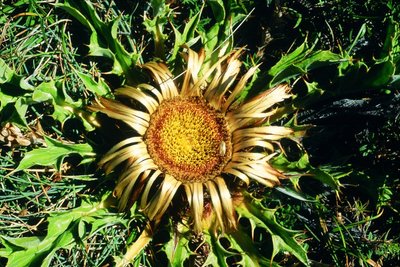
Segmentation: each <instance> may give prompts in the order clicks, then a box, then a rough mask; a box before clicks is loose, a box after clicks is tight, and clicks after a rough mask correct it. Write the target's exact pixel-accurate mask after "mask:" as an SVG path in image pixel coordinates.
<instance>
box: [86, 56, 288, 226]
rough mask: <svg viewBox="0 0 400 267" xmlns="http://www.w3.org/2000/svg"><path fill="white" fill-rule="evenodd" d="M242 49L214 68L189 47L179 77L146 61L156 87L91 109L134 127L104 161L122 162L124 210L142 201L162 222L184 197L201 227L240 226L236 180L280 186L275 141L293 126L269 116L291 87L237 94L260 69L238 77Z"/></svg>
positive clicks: (133, 90) (124, 91)
mask: <svg viewBox="0 0 400 267" xmlns="http://www.w3.org/2000/svg"><path fill="white" fill-rule="evenodd" d="M241 53H242V50H240V49H239V50H235V51H232V52H230V53H228V54H226V55H225V56H223V57H221V58H220V59H219V60H218V61H217V62H216V63H215V64H213V65H211V66H208V65H207V64H204V61H205V53H204V51H203V50H201V51H200V52H195V51H193V50H191V49H189V48H186V49H185V52H184V53H182V56H183V58H184V59H185V61H186V62H187V68H186V70H185V73H184V76H183V77H182V79H181V80H180V81H178V79H176V80H174V76H173V75H172V74H171V72H170V70H169V69H168V67H167V66H166V65H164V64H163V63H156V62H150V63H146V64H144V65H142V68H143V69H144V70H147V71H148V72H149V73H150V74H151V76H152V78H153V84H138V85H136V86H134V87H133V86H125V87H123V88H120V89H117V90H116V92H115V95H116V98H117V99H120V100H122V99H123V101H124V102H123V103H122V102H121V101H119V100H113V99H107V98H103V97H99V98H98V99H97V101H96V103H94V104H93V105H92V106H91V107H90V109H91V110H92V111H97V112H101V113H104V114H106V115H107V116H109V117H111V118H113V119H116V120H121V121H123V122H124V123H126V124H127V125H128V126H129V127H130V128H132V129H133V130H134V132H135V134H134V135H132V136H131V137H129V138H127V139H125V140H122V141H120V142H119V143H117V144H116V145H115V146H114V147H112V148H111V150H110V151H108V153H107V154H106V155H105V156H104V157H103V158H102V159H101V161H100V163H99V165H100V166H101V167H103V168H104V170H105V172H106V173H107V174H108V173H111V172H113V171H114V170H115V169H116V167H117V166H119V165H122V166H123V167H122V171H121V172H120V173H119V179H118V182H117V184H116V186H115V189H114V192H113V195H114V196H115V197H116V198H118V199H119V208H120V209H121V210H124V209H126V208H127V207H128V206H129V205H130V204H131V203H132V202H133V201H139V203H140V208H141V209H142V211H143V212H144V213H145V214H146V215H147V216H148V218H149V219H150V220H152V221H159V220H160V219H161V217H162V216H163V215H164V214H165V212H166V211H167V209H168V208H169V207H170V206H171V205H173V204H175V205H177V203H176V202H174V201H173V199H174V197H177V195H182V194H183V196H184V198H183V199H186V200H187V203H185V205H187V206H188V207H189V209H190V215H189V216H188V217H189V218H190V220H189V222H190V223H191V226H192V227H191V228H192V229H193V230H194V231H195V232H197V233H199V232H201V231H202V230H203V229H205V228H207V227H214V228H215V229H217V230H218V229H220V230H222V231H229V230H233V229H235V228H236V224H237V218H236V216H235V209H234V203H235V201H234V198H233V196H234V195H237V194H240V192H238V188H239V187H238V186H235V184H244V185H249V183H250V181H251V180H255V181H256V182H258V183H260V184H262V185H264V186H267V187H273V186H276V185H278V184H279V179H280V178H283V177H284V175H283V174H282V173H280V172H279V171H277V170H275V169H274V168H273V167H272V166H271V165H270V164H269V163H268V162H269V160H270V159H271V158H272V157H273V156H274V155H275V153H274V151H275V149H274V145H273V143H274V142H275V141H276V140H279V139H281V138H283V137H286V136H290V135H291V134H292V132H293V131H292V130H291V129H290V128H287V127H283V126H271V125H268V120H269V118H270V117H271V116H272V115H274V114H275V113H276V109H275V108H274V107H275V105H276V104H277V103H279V102H282V101H283V100H285V99H286V98H289V97H290V94H289V90H290V88H289V87H288V86H287V85H278V86H276V87H274V88H272V89H269V90H266V91H264V92H263V93H261V94H259V95H258V96H256V97H254V98H253V99H250V100H249V101H246V102H243V101H242V100H241V99H240V98H239V96H240V94H241V93H242V92H243V90H244V88H245V86H246V83H247V81H248V80H249V79H250V78H251V77H252V75H253V74H254V72H255V71H256V70H257V68H258V66H254V67H252V68H250V69H249V70H248V71H247V73H245V74H244V75H243V76H241V77H239V74H240V67H241V64H242V63H241V61H240V60H239V59H238V58H239V56H240V55H241ZM185 205H182V207H184V206H185ZM179 206H181V204H179ZM206 207H211V209H208V210H207V209H206Z"/></svg>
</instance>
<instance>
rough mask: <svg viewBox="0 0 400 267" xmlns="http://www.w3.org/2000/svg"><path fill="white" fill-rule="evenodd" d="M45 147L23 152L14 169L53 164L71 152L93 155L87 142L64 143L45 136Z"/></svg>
mask: <svg viewBox="0 0 400 267" xmlns="http://www.w3.org/2000/svg"><path fill="white" fill-rule="evenodd" d="M45 141H46V144H47V147H46V148H37V149H34V150H32V151H29V152H28V153H26V154H25V156H24V158H23V159H22V160H21V162H20V163H19V165H18V167H17V168H16V170H15V171H20V170H25V169H28V168H30V167H32V166H35V165H40V166H54V165H56V164H57V162H59V161H60V160H62V159H64V158H65V157H66V156H68V155H71V154H78V155H80V156H81V157H83V158H87V157H93V156H94V154H93V148H92V147H91V146H90V145H89V144H65V143H62V142H60V141H57V140H54V139H51V138H49V137H46V136H45Z"/></svg>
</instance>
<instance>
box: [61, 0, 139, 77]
mask: <svg viewBox="0 0 400 267" xmlns="http://www.w3.org/2000/svg"><path fill="white" fill-rule="evenodd" d="M56 6H57V7H59V8H61V9H63V10H65V11H66V12H68V13H69V14H70V15H71V16H72V17H74V18H75V19H77V20H78V21H79V22H81V23H82V24H83V25H84V26H86V27H88V29H89V30H90V31H91V35H90V44H89V54H90V55H92V56H102V57H106V58H108V59H110V60H112V62H113V69H112V73H114V74H117V75H121V74H124V75H125V77H126V79H127V80H128V82H129V83H134V82H135V81H136V76H135V74H136V70H135V64H136V59H137V58H138V57H139V54H137V53H135V52H134V53H128V52H127V51H126V49H125V48H124V47H123V45H122V44H121V42H120V41H119V40H118V36H117V26H118V21H119V18H115V19H113V20H112V21H109V22H103V21H102V20H101V19H100V17H99V16H98V15H97V13H96V10H95V8H94V7H93V5H92V4H91V2H89V1H77V2H76V1H72V0H66V1H64V3H62V4H60V3H57V4H56Z"/></svg>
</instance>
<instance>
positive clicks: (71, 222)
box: [0, 195, 128, 267]
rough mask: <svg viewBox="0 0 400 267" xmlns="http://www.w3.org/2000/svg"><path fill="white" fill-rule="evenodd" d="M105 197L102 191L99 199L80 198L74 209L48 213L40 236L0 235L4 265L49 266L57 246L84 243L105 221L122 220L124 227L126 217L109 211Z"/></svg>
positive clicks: (69, 246)
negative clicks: (45, 233) (18, 236)
mask: <svg viewBox="0 0 400 267" xmlns="http://www.w3.org/2000/svg"><path fill="white" fill-rule="evenodd" d="M109 201H110V200H109V199H107V195H106V196H105V197H104V199H102V200H101V201H100V202H92V201H89V202H83V203H82V204H81V206H80V207H78V208H76V209H73V210H70V211H67V212H63V213H53V214H51V216H50V217H49V218H48V219H47V220H48V223H49V225H48V227H47V235H46V236H44V237H39V236H34V237H22V238H10V237H7V236H0V238H1V241H2V244H3V245H4V248H3V249H1V250H0V255H1V256H3V257H7V258H8V262H7V266H13V267H14V266H15V267H25V266H41V267H46V266H51V261H52V258H53V257H54V254H55V253H56V252H57V250H59V249H61V248H62V249H70V248H71V247H72V246H74V245H82V246H84V245H85V240H86V239H87V238H88V237H89V236H90V235H93V234H94V233H95V232H96V231H98V230H99V229H101V228H102V227H104V226H106V225H110V224H112V225H118V224H122V225H124V226H125V227H127V223H128V221H127V220H126V219H123V218H122V217H121V216H120V215H118V214H111V213H109V211H108V210H107V208H108V207H109V205H110V204H109V203H107V202H109Z"/></svg>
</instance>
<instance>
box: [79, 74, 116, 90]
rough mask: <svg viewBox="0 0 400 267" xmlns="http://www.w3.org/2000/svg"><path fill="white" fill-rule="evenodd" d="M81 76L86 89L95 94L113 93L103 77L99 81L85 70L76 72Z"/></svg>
mask: <svg viewBox="0 0 400 267" xmlns="http://www.w3.org/2000/svg"><path fill="white" fill-rule="evenodd" d="M76 74H78V76H79V78H80V79H81V80H82V82H83V84H84V85H85V87H86V89H87V90H88V91H90V92H92V93H94V94H97V95H100V96H104V95H107V94H110V93H111V90H110V87H108V85H107V84H106V83H105V81H104V80H103V79H101V78H100V79H99V81H98V82H96V81H94V80H93V77H92V76H91V75H89V74H86V73H83V72H76Z"/></svg>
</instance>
